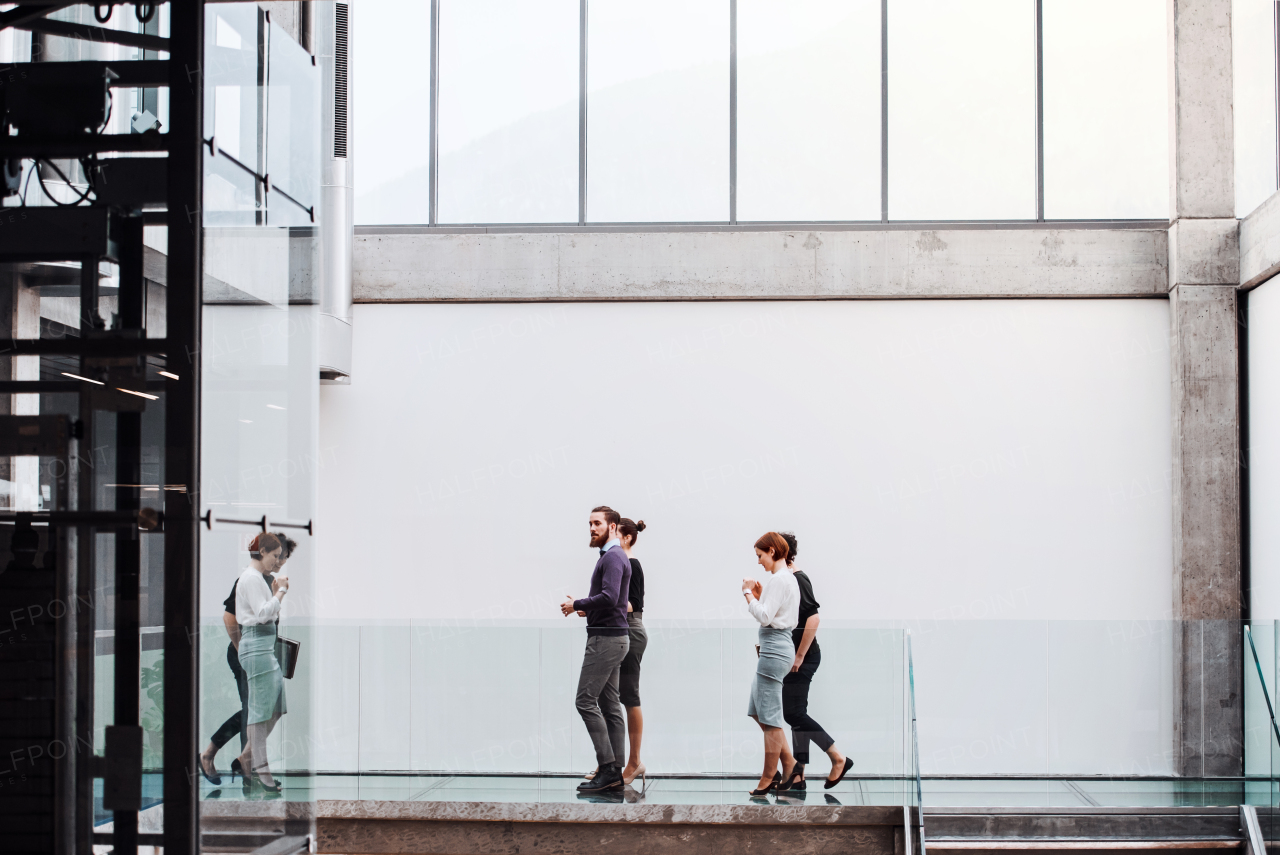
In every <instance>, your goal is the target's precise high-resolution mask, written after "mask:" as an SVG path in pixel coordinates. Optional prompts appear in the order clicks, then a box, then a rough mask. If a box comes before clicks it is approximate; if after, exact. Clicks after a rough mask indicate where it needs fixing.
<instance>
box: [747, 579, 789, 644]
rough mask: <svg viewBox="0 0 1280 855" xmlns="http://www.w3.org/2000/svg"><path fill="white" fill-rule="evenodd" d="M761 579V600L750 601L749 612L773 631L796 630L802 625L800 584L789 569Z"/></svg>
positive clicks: (748, 604) (748, 603)
mask: <svg viewBox="0 0 1280 855" xmlns="http://www.w3.org/2000/svg"><path fill="white" fill-rule="evenodd" d="M765 575H766V577H767V578H764V579H761V580H760V584H761V586H763V588H764V590H763V591H761V592H760V599H759V600H756V599H749V600H748V601H747V611H749V612H751V616H752V617H753V618H755V619H756V620H758V621H760V625H761V626H767V627H771V628H773V629H795V628H796V624H798V623H800V583H799V582H797V581H796V577H795V575H794V574H793V573H791V572H789V571H788V570H787V568H785V567H780V568H778V572H777V573H766V574H765Z"/></svg>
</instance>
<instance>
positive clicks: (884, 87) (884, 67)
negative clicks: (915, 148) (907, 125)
mask: <svg viewBox="0 0 1280 855" xmlns="http://www.w3.org/2000/svg"><path fill="white" fill-rule="evenodd" d="M880 222H882V223H887V222H889V0H880Z"/></svg>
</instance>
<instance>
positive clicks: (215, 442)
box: [199, 4, 323, 845]
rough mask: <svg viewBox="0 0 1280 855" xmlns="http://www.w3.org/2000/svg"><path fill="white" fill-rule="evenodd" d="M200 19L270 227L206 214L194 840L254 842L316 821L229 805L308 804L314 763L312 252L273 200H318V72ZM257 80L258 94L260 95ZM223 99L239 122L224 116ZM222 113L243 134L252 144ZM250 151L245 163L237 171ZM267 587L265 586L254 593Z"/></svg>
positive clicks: (300, 55) (258, 38)
mask: <svg viewBox="0 0 1280 855" xmlns="http://www.w3.org/2000/svg"><path fill="white" fill-rule="evenodd" d="M208 14H209V15H210V16H211V17H213V18H215V20H213V21H212V23H211V24H210V25H209V27H208V28H207V29H206V38H207V45H206V51H207V52H208V53H209V54H211V55H212V56H214V57H221V58H226V60H227V62H228V63H229V64H230V68H229V70H228V69H224V71H223V73H222V75H221V76H220V77H218V78H217V79H216V80H210V82H209V86H210V89H211V90H212V92H211V93H210V94H209V97H208V98H207V99H206V104H208V103H209V102H210V101H213V102H215V113H214V115H213V117H212V119H208V120H207V121H209V122H212V125H213V126H214V129H215V133H216V134H217V135H218V137H219V138H220V139H221V138H222V137H226V138H228V139H233V140H239V141H240V143H241V144H242V145H244V146H248V145H250V143H251V142H252V145H253V146H254V147H253V148H252V149H250V150H248V151H242V154H243V155H244V157H238V158H237V159H238V160H240V161H241V162H242V163H244V164H245V165H246V166H251V167H252V168H254V169H255V170H256V171H258V172H259V173H262V174H267V175H269V176H270V177H271V179H272V180H271V184H272V190H271V192H270V193H269V194H267V196H266V197H265V198H266V199H268V200H269V202H270V210H269V217H270V223H271V225H268V224H267V218H266V217H264V216H262V215H261V207H259V208H258V211H259V212H260V213H258V214H256V215H255V214H254V213H252V212H250V211H247V210H244V209H239V210H236V209H232V210H228V211H225V212H215V215H213V216H206V221H205V229H204V236H203V242H204V243H203V252H204V282H203V288H202V297H203V318H202V323H203V331H202V342H201V351H200V357H201V367H202V372H203V376H202V389H201V448H200V452H201V461H200V462H201V483H202V495H201V497H200V511H201V513H207V514H208V515H209V519H210V521H211V522H212V528H211V529H208V530H203V531H202V532H201V537H200V563H201V590H200V594H199V596H200V614H201V627H202V632H203V635H202V638H201V646H200V656H201V670H200V681H201V682H200V736H201V739H200V742H201V747H202V749H204V752H205V762H204V763H203V765H205V766H206V767H207V769H206V771H208V770H210V769H211V770H212V772H210V774H209V777H204V776H202V777H201V778H200V797H201V800H202V801H201V828H202V832H204V833H205V834H210V833H216V832H222V831H227V830H229V829H231V828H234V829H235V830H236V831H241V832H244V831H251V832H253V833H254V834H255V835H256V836H257V838H258V839H259V840H261V839H263V838H268V839H269V838H271V837H275V836H279V835H284V834H307V833H312V832H313V831H314V826H313V820H312V819H309V818H306V817H310V816H311V813H312V812H311V811H302V812H300V813H298V814H297V815H296V818H295V814H294V813H288V814H286V812H285V811H282V810H280V809H279V808H278V807H276V806H273V805H270V804H262V805H259V806H248V807H246V806H244V805H230V806H228V805H227V804H226V803H227V802H240V801H249V802H259V801H261V800H264V799H268V798H274V797H276V796H277V794H276V793H274V792H272V789H271V787H272V785H273V784H279V785H280V786H281V789H282V792H281V793H279V795H280V796H281V797H283V798H284V799H286V800H289V801H304V802H305V801H310V800H312V799H313V798H314V787H313V786H312V783H311V775H312V772H313V771H314V770H315V769H316V768H317V767H316V762H317V757H316V755H317V753H318V752H319V750H320V747H321V743H320V740H318V739H317V738H316V733H317V731H316V727H317V721H316V719H315V707H314V705H313V703H312V696H313V694H314V693H315V692H316V691H318V689H319V685H318V684H319V679H318V675H319V672H320V668H319V665H320V663H321V661H322V660H320V659H318V657H319V656H321V655H322V653H323V651H322V650H321V647H322V646H321V645H320V644H318V643H316V638H315V634H314V633H313V631H312V628H311V626H310V619H311V616H312V614H313V613H314V609H315V603H316V600H317V597H318V595H317V592H316V590H315V583H314V562H315V556H314V548H313V546H312V541H311V538H310V533H309V531H308V530H307V529H306V528H302V527H295V526H305V525H306V524H308V523H309V522H310V521H311V520H312V519H313V517H314V514H315V508H314V497H315V491H316V480H315V478H316V470H317V467H318V459H317V445H318V436H317V432H316V426H317V423H318V415H319V413H318V407H319V359H318V352H317V348H318V336H317V333H316V329H317V318H318V311H319V307H318V306H317V305H316V304H315V298H316V285H315V282H316V278H317V275H318V271H317V269H316V262H317V255H316V239H315V234H314V227H313V226H312V225H311V224H310V217H309V216H308V215H307V214H306V213H305V212H302V211H301V210H300V209H299V208H298V206H297V205H294V204H293V203H291V202H289V201H288V200H287V199H285V198H284V194H286V193H287V194H288V195H290V196H292V197H294V198H295V199H297V200H298V201H299V202H301V203H303V204H305V205H308V206H311V205H315V204H317V203H318V202H319V196H320V186H319V178H320V175H319V139H320V124H319V109H318V101H317V98H318V95H317V93H318V88H319V86H318V84H319V71H318V69H317V68H316V67H315V66H313V65H312V63H311V58H310V56H309V55H308V54H307V53H306V51H304V50H303V49H302V48H301V47H300V46H299V45H298V44H297V43H296V42H295V41H293V39H292V37H291V36H290V35H289V34H288V32H287V31H286V30H284V29H282V28H281V27H279V26H276V25H275V24H274V23H273V24H272V25H270V26H269V27H268V26H267V25H266V22H265V16H263V17H259V10H258V9H257V7H256V6H255V5H253V4H243V5H241V4H236V5H231V4H218V6H217V7H216V8H212V7H211V8H210V9H209V12H208ZM251 25H252V28H251ZM237 39H239V41H237ZM246 45H247V47H246ZM258 45H265V46H266V47H267V50H266V51H265V52H263V51H260V50H259V49H258V47H257V46H258ZM250 57H252V59H253V67H252V74H253V80H254V81H255V82H254V85H253V86H252V87H250V86H249V84H248V81H249V76H250V72H251V68H250V61H249V58H250ZM258 57H262V58H263V64H262V66H261V67H260V68H259V67H258V66H257V59H258ZM234 60H242V61H241V62H240V64H239V65H234V64H231V63H232V61H234ZM259 79H261V80H263V81H265V82H266V85H265V86H261V87H259V86H258V85H257V83H256V81H257V80H259ZM223 81H228V82H227V83H226V85H225V87H223ZM215 84H216V85H215ZM250 97H252V99H253V103H254V104H255V105H256V108H255V109H257V110H261V111H263V115H264V119H265V120H264V122H263V123H262V124H258V123H257V121H256V120H255V118H254V115H255V114H250V115H249V116H248V117H247V118H246V117H245V113H244V110H243V104H244V102H245V100H246V99H248V98H250ZM219 98H221V99H223V101H224V102H225V104H219V103H217V102H218V99H219ZM237 99H238V100H239V105H240V107H241V109H239V110H233V109H232V108H233V107H236V106H237V104H236V102H237ZM259 99H262V100H259ZM223 107H225V110H224V111H223V112H222V113H221V114H219V113H218V112H217V110H218V109H222V108H223ZM228 115H230V116H232V117H237V116H238V117H240V119H241V121H242V123H244V122H247V123H248V125H249V127H251V129H252V131H253V133H252V135H251V134H248V133H246V132H245V130H244V127H245V125H244V124H242V125H241V126H240V127H237V126H236V125H235V122H234V120H228V119H226V116H228ZM226 122H230V124H229V125H228V124H226ZM222 128H225V129H226V130H225V131H224V130H222ZM206 133H209V129H208V128H206ZM219 147H220V148H222V145H221V143H220V144H219ZM227 153H228V154H231V152H227ZM250 153H252V154H253V156H254V158H255V159H254V160H253V161H252V163H251V162H249V161H247V160H245V157H248V156H249V154H250ZM233 156H234V155H233ZM205 163H206V176H205V180H206V186H208V182H209V181H210V180H211V179H210V176H211V175H213V174H230V175H234V174H235V173H234V172H229V171H227V170H228V167H229V168H230V170H236V171H238V172H239V174H240V175H243V176H244V177H245V178H246V179H248V180H249V181H250V182H252V181H253V180H254V179H253V177H252V176H251V175H248V174H247V173H245V172H244V171H243V170H241V169H240V168H239V167H237V166H235V164H232V163H231V162H230V160H229V159H228V158H227V157H225V156H223V155H222V154H219V155H218V156H217V157H213V158H211V157H208V156H206V160H205ZM254 164H257V165H256V166H255V165H254ZM219 213H221V214H222V215H221V216H219V215H218V214H219ZM264 527H265V528H266V529H268V530H270V531H271V532H272V533H274V534H277V535H279V536H280V539H284V538H288V539H291V540H293V541H295V548H294V550H293V552H292V554H290V555H289V556H288V558H287V564H285V565H280V566H276V565H275V561H276V559H277V558H278V557H280V553H278V552H277V553H274V554H272V553H270V552H269V551H264V552H263V553H262V554H260V555H252V554H250V552H249V546H250V545H251V542H252V540H253V538H254V537H255V536H256V535H257V534H258V533H259V532H260V531H261V530H262V529H263V528H264ZM246 573H247V574H249V575H247V576H246V575H243V574H246ZM263 573H267V574H268V575H269V576H270V577H271V578H268V579H266V580H265V581H266V583H267V584H265V585H264V580H263V579H262V576H261V574H263ZM284 579H287V580H288V588H289V591H288V593H287V594H286V595H285V596H284V598H283V605H282V606H280V609H279V612H278V615H277V616H276V618H277V619H275V620H273V619H270V617H269V618H268V619H267V620H266V621H265V622H263V621H257V620H254V619H252V616H249V619H246V614H247V613H246V611H245V609H246V607H247V606H248V605H249V603H250V597H251V596H252V594H251V593H246V592H248V591H251V590H252V588H253V586H254V585H255V584H256V585H257V586H259V587H260V588H261V589H262V590H261V593H262V594H263V597H262V599H263V600H264V601H269V600H270V599H271V591H272V590H273V589H274V587H275V586H276V585H278V584H279V583H280V582H281V581H282V580H284ZM277 638H279V639H289V640H292V641H296V642H298V643H299V645H300V650H299V655H298V659H297V664H296V668H295V670H294V672H293V673H292V675H289V674H287V673H285V671H284V666H285V665H286V664H287V663H286V661H285V660H283V659H282V658H281V649H280V648H279V647H278V645H277V644H276V640H277ZM246 743H247V746H248V748H247V750H246V748H245V746H246ZM242 752H243V753H242ZM240 757H245V758H248V763H249V765H248V767H247V768H248V769H249V770H250V771H251V772H252V773H253V774H254V775H256V778H257V780H256V782H255V781H251V782H250V784H248V785H245V784H244V776H243V775H239V774H237V775H232V772H231V770H232V768H233V762H234V761H237V760H238V759H239V758H240ZM211 778H212V779H217V778H221V784H218V783H214V780H211ZM255 845H259V844H255Z"/></svg>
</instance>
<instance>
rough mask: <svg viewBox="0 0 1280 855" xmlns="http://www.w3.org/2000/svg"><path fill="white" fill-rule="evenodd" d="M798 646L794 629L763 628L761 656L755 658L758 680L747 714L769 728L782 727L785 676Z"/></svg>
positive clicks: (753, 689)
mask: <svg viewBox="0 0 1280 855" xmlns="http://www.w3.org/2000/svg"><path fill="white" fill-rule="evenodd" d="M795 658H796V648H795V645H794V644H792V643H791V630H789V629H773V628H772V627H768V626H762V627H760V658H759V659H758V660H757V661H756V681H755V683H754V684H753V685H752V686H751V702H750V703H748V704H747V715H749V716H751V717H753V718H754V719H755V720H756V721H758V722H760V723H761V724H763V725H765V726H766V727H782V725H783V720H782V679H783V678H784V677H786V676H787V673H788V672H789V671H790V670H791V663H792V662H793V661H795Z"/></svg>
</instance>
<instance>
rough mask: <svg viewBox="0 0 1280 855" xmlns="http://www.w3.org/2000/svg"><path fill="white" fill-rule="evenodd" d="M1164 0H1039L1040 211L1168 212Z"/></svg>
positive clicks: (1069, 215) (1092, 215)
mask: <svg viewBox="0 0 1280 855" xmlns="http://www.w3.org/2000/svg"><path fill="white" fill-rule="evenodd" d="M1165 6H1166V3H1165V0H1121V2H1116V0H1045V3H1044V215H1045V217H1046V218H1048V219H1073V218H1078V219H1090V220H1095V219H1108V218H1121V219H1122V218H1132V217H1150V218H1165V217H1168V216H1169V96H1168V90H1169V84H1168V66H1167V65H1166V61H1167V52H1166V41H1167V39H1168V26H1167V23H1166V12H1165Z"/></svg>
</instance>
